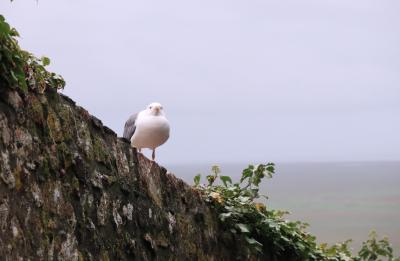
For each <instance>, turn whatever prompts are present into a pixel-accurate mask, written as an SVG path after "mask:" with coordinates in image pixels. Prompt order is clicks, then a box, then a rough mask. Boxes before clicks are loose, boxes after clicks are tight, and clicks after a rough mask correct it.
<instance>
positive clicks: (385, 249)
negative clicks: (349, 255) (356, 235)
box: [356, 231, 400, 261]
mask: <svg viewBox="0 0 400 261" xmlns="http://www.w3.org/2000/svg"><path fill="white" fill-rule="evenodd" d="M382 257H385V258H386V259H382ZM356 260H367V261H374V260H388V261H400V257H394V256H393V248H392V247H391V245H390V243H389V240H388V239H387V238H383V239H381V240H378V239H377V234H376V232H375V231H371V233H370V234H369V239H368V240H367V241H365V242H364V243H363V244H362V247H361V250H360V251H359V252H358V257H357V259H356Z"/></svg>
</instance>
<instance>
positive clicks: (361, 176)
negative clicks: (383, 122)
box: [167, 162, 400, 254]
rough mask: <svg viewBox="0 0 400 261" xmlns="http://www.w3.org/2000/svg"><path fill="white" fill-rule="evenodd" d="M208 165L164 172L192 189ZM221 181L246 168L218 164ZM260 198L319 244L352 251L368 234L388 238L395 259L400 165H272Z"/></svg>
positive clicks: (399, 242)
mask: <svg viewBox="0 0 400 261" xmlns="http://www.w3.org/2000/svg"><path fill="white" fill-rule="evenodd" d="M211 165H213V164H193V165H175V166H167V167H168V169H169V170H171V172H173V173H174V174H175V175H176V176H177V177H180V178H182V179H183V180H185V181H186V182H188V183H189V184H193V177H194V176H195V175H196V174H198V173H202V174H203V182H204V176H205V175H207V174H209V173H210V168H211ZM219 166H220V167H221V171H222V174H223V175H230V176H232V177H234V178H235V179H236V180H238V179H239V177H240V173H241V170H242V169H243V168H245V167H246V164H219ZM261 192H262V193H263V194H266V195H267V196H268V197H269V199H268V200H267V201H266V204H267V206H268V207H270V208H274V209H282V210H288V211H290V212H291V214H290V215H288V216H287V218H288V219H290V220H301V221H304V222H307V223H309V224H310V227H309V228H308V231H309V232H311V233H312V234H314V235H316V236H317V240H318V242H319V243H322V242H326V243H329V244H333V243H336V242H341V241H345V240H347V239H353V243H352V244H351V246H352V247H353V248H354V250H355V251H357V250H358V249H359V248H360V245H361V242H363V241H365V240H366V239H367V238H368V233H369V232H370V231H371V230H376V231H377V232H378V234H379V235H380V236H387V237H389V240H390V242H391V243H392V244H393V247H394V249H395V252H396V254H400V162H337V163H277V164H276V174H275V176H274V177H273V178H272V179H269V180H264V181H263V183H262V186H261Z"/></svg>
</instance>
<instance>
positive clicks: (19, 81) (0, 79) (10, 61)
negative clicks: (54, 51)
mask: <svg viewBox="0 0 400 261" xmlns="http://www.w3.org/2000/svg"><path fill="white" fill-rule="evenodd" d="M17 37H19V34H18V32H17V30H15V28H12V27H11V26H10V25H9V24H8V23H7V22H6V21H5V18H4V16H2V15H0V83H1V84H5V85H6V86H8V87H11V88H20V89H21V90H23V91H24V92H26V91H28V89H29V88H30V89H37V90H38V91H39V92H44V91H45V89H46V88H47V87H52V88H55V89H63V88H64V86H65V81H64V79H63V78H62V77H61V76H60V75H58V74H55V73H52V72H49V71H47V70H46V68H45V67H46V66H48V65H49V64H50V59H49V58H47V57H42V58H40V59H39V58H36V57H35V56H34V55H33V54H31V53H29V52H27V51H24V50H22V49H21V48H20V47H19V45H18V41H17Z"/></svg>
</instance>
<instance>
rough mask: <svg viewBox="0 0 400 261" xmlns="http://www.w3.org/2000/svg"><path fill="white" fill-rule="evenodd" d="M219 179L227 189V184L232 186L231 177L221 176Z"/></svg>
mask: <svg viewBox="0 0 400 261" xmlns="http://www.w3.org/2000/svg"><path fill="white" fill-rule="evenodd" d="M219 178H220V179H221V180H222V183H224V186H225V187H227V183H229V184H232V179H231V177H229V176H220V177H219Z"/></svg>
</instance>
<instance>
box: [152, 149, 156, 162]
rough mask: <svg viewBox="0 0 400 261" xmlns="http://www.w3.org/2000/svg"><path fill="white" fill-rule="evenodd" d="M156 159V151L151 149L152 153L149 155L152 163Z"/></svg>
mask: <svg viewBox="0 0 400 261" xmlns="http://www.w3.org/2000/svg"><path fill="white" fill-rule="evenodd" d="M155 158H156V149H153V153H152V154H151V159H152V160H153V161H154V159H155Z"/></svg>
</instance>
